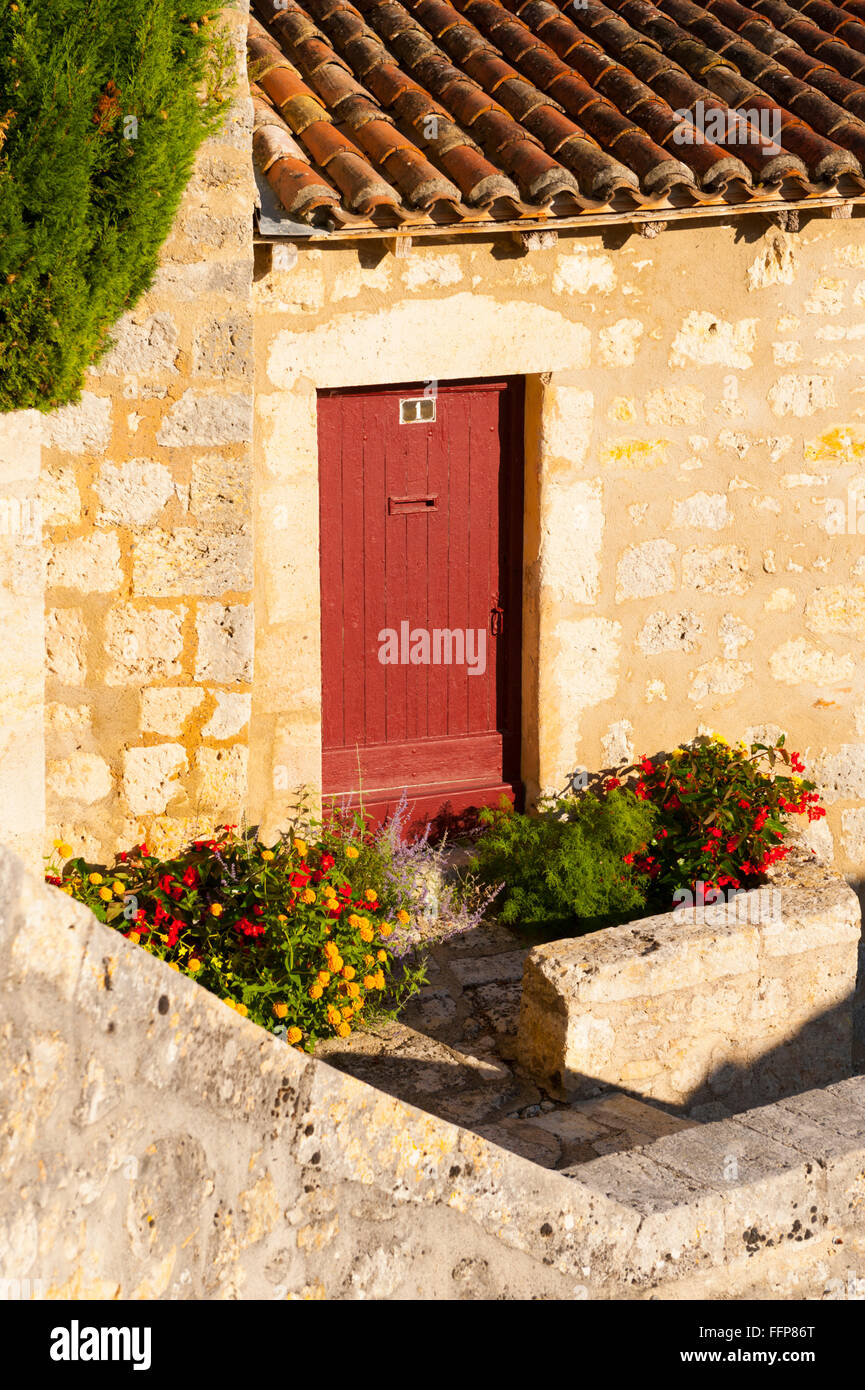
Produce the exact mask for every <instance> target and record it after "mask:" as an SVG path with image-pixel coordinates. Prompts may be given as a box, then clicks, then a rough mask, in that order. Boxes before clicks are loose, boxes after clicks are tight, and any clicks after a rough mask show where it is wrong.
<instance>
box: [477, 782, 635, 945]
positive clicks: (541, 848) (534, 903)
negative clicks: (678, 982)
mask: <svg viewBox="0 0 865 1390" xmlns="http://www.w3.org/2000/svg"><path fill="white" fill-rule="evenodd" d="M481 822H482V823H483V824H484V825H485V826H486V830H485V832H484V833H483V834H482V835H481V837H480V839H479V840H478V843H477V847H476V856H475V860H474V863H473V865H472V867H473V869H474V871H475V872H476V873H477V874H478V876H479V878H480V879H481V881H482V882H486V883H489V884H499V883H503V884H504V890H503V898H502V906H501V908H500V910H499V916H500V917H501V920H502V921H503V922H508V923H514V924H517V925H519V926H523V927H547V926H549V927H554V926H557V925H559V924H562V923H565V922H571V923H572V922H573V919H574V918H576V919H583V920H582V929H583V930H589V929H591V928H594V927H595V926H598V925H601V924H602V923H603V920H604V919H611V920H612V919H614V918H616V917H627V916H629V915H633V913H634V912H636V911H637V910H638V909H639V908H640V907H642V906H643V904H644V903H645V900H646V888H647V886H648V884H649V879H648V877H647V876H646V875H645V874H642V873H640V872H639V871H638V870H637V869H636V868H635V867H634V865H633V856H635V855H637V854H638V853H639V852H640V851H645V850H646V847H647V843H648V841H650V840H651V838H652V835H653V832H654V823H655V812H654V810H653V808H652V807H651V806H648V805H647V804H645V803H642V802H641V801H640V800H639V799H638V798H637V797H635V796H634V794H633V793H632V792H630V791H627V790H613V791H611V792H610V793H609V794H608V795H604V796H598V795H595V794H594V793H592V792H589V793H586V794H585V795H583V796H580V797H561V798H557V799H555V800H548V801H544V802H542V803H541V806H540V807H539V813H538V814H537V815H521V814H519V813H518V812H515V811H513V810H504V809H503V810H500V811H489V810H488V811H482V812H481ZM629 856H630V857H631V862H630V863H626V862H625V860H626V858H627V857H629Z"/></svg>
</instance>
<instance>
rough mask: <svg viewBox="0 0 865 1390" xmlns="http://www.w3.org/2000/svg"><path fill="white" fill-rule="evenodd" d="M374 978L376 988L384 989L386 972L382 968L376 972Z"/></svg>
mask: <svg viewBox="0 0 865 1390" xmlns="http://www.w3.org/2000/svg"><path fill="white" fill-rule="evenodd" d="M374 980H375V987H376V989H384V974H383V972H382V971H381V970H377V971H376V972H375V976H374Z"/></svg>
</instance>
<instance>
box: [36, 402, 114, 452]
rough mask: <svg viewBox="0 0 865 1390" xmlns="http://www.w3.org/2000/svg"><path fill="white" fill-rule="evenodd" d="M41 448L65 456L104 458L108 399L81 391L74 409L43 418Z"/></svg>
mask: <svg viewBox="0 0 865 1390" xmlns="http://www.w3.org/2000/svg"><path fill="white" fill-rule="evenodd" d="M44 439H45V444H46V445H47V446H48V447H49V448H54V449H62V450H63V451H64V452H65V453H67V454H104V453H105V450H106V449H107V448H108V444H109V441H110V439H111V399H110V397H109V396H96V395H94V393H93V392H92V391H82V392H81V400H80V401H79V403H78V404H77V405H64V406H63V407H62V408H61V409H60V410H55V411H52V413H51V414H50V415H47V416H46V417H45V435H44Z"/></svg>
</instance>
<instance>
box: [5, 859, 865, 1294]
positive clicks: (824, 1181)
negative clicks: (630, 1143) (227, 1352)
mask: <svg viewBox="0 0 865 1390" xmlns="http://www.w3.org/2000/svg"><path fill="white" fill-rule="evenodd" d="M0 1017H2V1025H0V1115H2V1127H0V1282H2V1284H3V1289H4V1290H7V1289H10V1288H12V1289H16V1290H19V1291H21V1290H24V1291H26V1290H36V1295H35V1296H37V1297H46V1298H57V1299H63V1298H73V1299H92V1298H95V1299H120V1300H126V1299H151V1298H171V1299H201V1298H208V1299H214V1298H215V1299H220V1298H260V1299H273V1300H275V1301H282V1300H285V1299H297V1298H301V1299H323V1298H328V1299H333V1298H338V1299H354V1298H376V1299H382V1298H410V1299H449V1298H457V1299H477V1298H483V1299H495V1298H520V1299H525V1298H542V1299H551V1298H555V1299H574V1300H587V1299H595V1298H634V1297H680V1296H685V1297H710V1298H716V1297H718V1298H724V1297H737V1296H739V1297H743V1296H745V1297H747V1296H749V1291H750V1290H753V1288H754V1287H755V1286H756V1287H757V1288H758V1290H759V1292H760V1296H762V1297H765V1296H776V1297H793V1296H802V1294H801V1293H798V1295H797V1292H796V1290H798V1289H800V1288H804V1289H805V1291H806V1293H810V1292H813V1287H814V1283H815V1281H816V1280H824V1279H825V1278H826V1277H827V1276H828V1273H830V1272H833V1270H834V1273H836V1274H840V1276H841V1277H843V1276H844V1274H845V1271H846V1269H847V1268H848V1266H849V1264H850V1261H851V1259H853V1260H855V1259H856V1253H855V1252H856V1250H857V1249H865V1245H862V1235H863V1220H862V1213H863V1210H865V1208H863V1193H865V1086H863V1084H862V1081H861V1078H855V1079H854V1080H853V1081H850V1082H842V1083H841V1085H840V1086H838V1087H834V1086H833V1087H831V1088H829V1089H828V1090H826V1091H814V1092H811V1093H810V1094H808V1095H804V1096H799V1097H797V1098H796V1099H795V1100H794V1101H791V1102H790V1103H789V1105H784V1104H781V1105H774V1106H768V1107H764V1108H763V1109H758V1110H754V1111H750V1112H748V1113H747V1114H744V1115H739V1116H736V1117H735V1119H730V1120H723V1121H720V1122H716V1123H713V1124H706V1125H699V1124H696V1123H695V1125H694V1126H693V1127H692V1128H684V1129H681V1130H680V1132H678V1133H676V1134H672V1135H667V1136H666V1137H664V1138H661V1139H657V1140H655V1141H654V1142H649V1143H647V1144H646V1145H645V1147H641V1148H639V1149H637V1150H632V1151H627V1152H622V1153H610V1154H609V1155H608V1156H606V1157H603V1158H597V1159H595V1160H593V1161H592V1162H589V1163H585V1164H583V1165H582V1166H581V1167H580V1168H579V1169H577V1170H576V1173H575V1172H574V1170H573V1169H572V1170H571V1171H570V1173H569V1174H565V1173H560V1172H554V1171H550V1170H548V1169H545V1168H541V1167H539V1166H537V1165H536V1164H534V1163H531V1162H529V1161H528V1160H527V1159H524V1158H521V1157H519V1156H518V1155H516V1154H514V1153H510V1152H507V1151H505V1150H504V1149H501V1148H499V1147H497V1145H495V1144H493V1143H490V1142H489V1141H488V1140H486V1139H484V1138H481V1137H480V1136H479V1135H477V1134H474V1133H472V1132H471V1131H470V1130H467V1129H464V1128H461V1127H459V1126H457V1125H453V1124H449V1123H448V1122H446V1121H444V1120H441V1119H439V1118H437V1117H436V1116H433V1115H429V1114H426V1113H424V1112H423V1111H421V1110H418V1109H416V1108H414V1107H413V1106H411V1105H408V1104H405V1103H403V1102H402V1101H399V1100H397V1099H395V1098H394V1097H393V1096H390V1095H386V1094H384V1093H383V1092H381V1091H378V1090H375V1089H374V1088H373V1087H371V1086H368V1085H366V1084H365V1083H364V1082H362V1081H359V1080H356V1079H355V1078H353V1077H351V1076H348V1075H345V1074H344V1073H341V1072H339V1071H336V1070H334V1069H333V1068H332V1067H330V1066H328V1065H327V1064H326V1063H325V1062H324V1061H320V1060H317V1059H314V1058H310V1057H308V1056H306V1055H305V1054H302V1053H299V1052H297V1051H296V1050H295V1049H292V1048H288V1047H287V1046H286V1045H285V1044H284V1043H283V1042H281V1041H280V1040H279V1039H277V1038H275V1037H273V1035H271V1034H269V1033H265V1032H264V1031H263V1030H261V1029H259V1028H257V1027H256V1026H255V1025H254V1024H252V1023H250V1022H249V1021H248V1020H247V1019H242V1018H239V1017H238V1016H237V1014H236V1013H235V1012H234V1011H233V1010H230V1009H227V1008H226V1007H225V1006H224V1004H223V1003H222V1002H221V1001H220V1000H219V999H217V998H215V997H214V996H213V995H211V994H208V993H207V992H206V991H205V990H203V989H201V988H200V986H198V985H196V984H195V983H194V981H192V980H190V979H189V978H188V977H186V976H183V975H180V974H179V973H178V972H176V971H173V970H172V969H171V968H170V967H169V966H167V965H165V964H164V963H163V962H161V961H159V960H157V959H155V957H153V956H151V955H149V954H148V953H147V952H146V951H144V950H142V949H141V948H140V947H138V946H134V945H133V944H132V943H131V942H128V941H127V940H126V939H125V938H124V937H122V936H121V935H120V934H119V933H117V932H114V931H113V930H112V929H111V928H109V927H105V926H103V925H102V924H101V923H99V922H97V921H96V919H95V918H94V917H93V916H92V915H91V914H90V913H89V912H88V911H87V909H86V908H84V907H82V906H81V905H80V904H77V903H74V902H73V901H72V900H71V899H70V898H68V897H67V896H66V895H65V894H62V893H60V892H59V891H57V890H56V889H53V888H50V887H48V886H47V885H45V884H44V883H43V882H41V881H39V880H38V879H37V878H35V877H31V876H30V875H28V874H27V872H26V871H25V869H24V867H23V865H22V863H21V861H20V860H19V859H18V858H17V857H16V856H15V855H13V854H11V853H10V852H9V851H8V850H6V849H3V848H0ZM803 1223H805V1226H806V1229H807V1237H805V1238H807V1239H808V1241H809V1243H808V1244H804V1243H803V1240H804V1239H805V1238H803ZM857 1241H858V1242H859V1244H857V1243H856V1242H857ZM839 1252H840V1255H839ZM839 1259H840V1261H841V1263H840V1265H839V1264H838V1260H839ZM832 1260H834V1261H835V1264H834V1266H833V1265H832V1264H831V1263H830V1261H832ZM695 1281H696V1283H695ZM707 1281H708V1282H707ZM817 1288H818V1289H819V1288H820V1284H819V1283H818V1284H817ZM25 1296H27V1295H26V1292H25ZM818 1296H819V1293H818Z"/></svg>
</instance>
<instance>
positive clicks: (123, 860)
mask: <svg viewBox="0 0 865 1390" xmlns="http://www.w3.org/2000/svg"><path fill="white" fill-rule="evenodd" d="M117 858H118V859H119V860H120V862H121V864H125V863H126V850H125V849H122V850H121V851H120V853H119V854H118V856H117Z"/></svg>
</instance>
